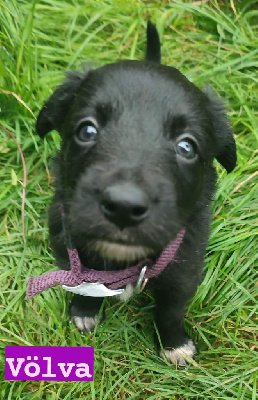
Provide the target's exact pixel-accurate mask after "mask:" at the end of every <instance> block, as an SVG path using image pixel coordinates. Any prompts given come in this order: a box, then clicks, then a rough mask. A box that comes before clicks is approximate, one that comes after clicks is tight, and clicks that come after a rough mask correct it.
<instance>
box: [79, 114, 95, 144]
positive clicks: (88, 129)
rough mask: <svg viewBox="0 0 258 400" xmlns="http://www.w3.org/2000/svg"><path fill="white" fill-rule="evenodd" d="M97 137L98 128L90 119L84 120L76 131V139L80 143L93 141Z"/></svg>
mask: <svg viewBox="0 0 258 400" xmlns="http://www.w3.org/2000/svg"><path fill="white" fill-rule="evenodd" d="M97 137H98V130H97V128H96V126H95V124H94V122H93V121H91V120H86V121H84V122H83V125H81V126H80V127H79V129H78V130H77V133H76V139H77V140H78V141H79V142H81V143H87V142H95V141H96V140H97Z"/></svg>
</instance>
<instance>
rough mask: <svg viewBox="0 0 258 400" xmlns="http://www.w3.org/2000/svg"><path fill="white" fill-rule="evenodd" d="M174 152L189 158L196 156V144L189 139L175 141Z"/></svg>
mask: <svg viewBox="0 0 258 400" xmlns="http://www.w3.org/2000/svg"><path fill="white" fill-rule="evenodd" d="M175 150H176V153H177V154H178V155H180V156H181V157H184V158H187V159H188V160H191V159H193V158H195V156H196V154H197V153H196V145H195V143H194V142H193V141H192V140H191V139H182V140H180V141H179V142H177V144H176V147H175Z"/></svg>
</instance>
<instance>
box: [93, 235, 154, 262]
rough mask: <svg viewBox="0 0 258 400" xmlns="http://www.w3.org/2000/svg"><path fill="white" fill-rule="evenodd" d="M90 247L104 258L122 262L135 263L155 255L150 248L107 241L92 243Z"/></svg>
mask: <svg viewBox="0 0 258 400" xmlns="http://www.w3.org/2000/svg"><path fill="white" fill-rule="evenodd" d="M90 247H91V249H92V250H94V251H96V252H97V253H98V254H100V255H101V256H102V257H103V258H105V259H109V260H114V261H120V262H121V261H126V262H133V261H136V260H141V259H145V258H147V257H150V256H151V255H153V254H154V250H153V249H151V248H150V247H146V246H136V245H131V244H125V243H115V242H109V241H106V240H96V241H94V242H91V244H90Z"/></svg>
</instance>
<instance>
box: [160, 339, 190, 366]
mask: <svg viewBox="0 0 258 400" xmlns="http://www.w3.org/2000/svg"><path fill="white" fill-rule="evenodd" d="M196 352H197V350H196V347H195V345H194V344H193V342H192V340H189V341H188V342H187V343H186V344H184V345H183V346H179V347H176V348H175V349H168V348H164V350H160V355H161V357H162V358H163V359H164V360H165V361H167V360H168V361H170V362H171V363H172V364H174V365H176V366H180V365H181V366H184V367H185V366H187V365H188V364H191V363H193V356H194V355H195V354H196Z"/></svg>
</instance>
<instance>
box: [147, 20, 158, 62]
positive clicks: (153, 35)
mask: <svg viewBox="0 0 258 400" xmlns="http://www.w3.org/2000/svg"><path fill="white" fill-rule="evenodd" d="M145 59H146V60H148V61H153V62H155V63H158V64H160V61H161V53H160V40H159V34H158V31H157V28H156V26H155V25H153V23H152V22H151V21H148V24H147V46H146V56H145Z"/></svg>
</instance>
